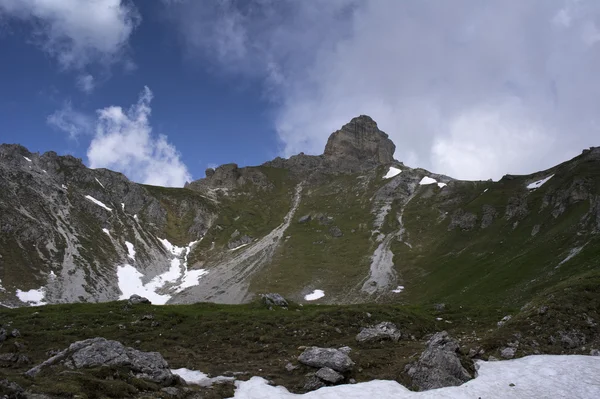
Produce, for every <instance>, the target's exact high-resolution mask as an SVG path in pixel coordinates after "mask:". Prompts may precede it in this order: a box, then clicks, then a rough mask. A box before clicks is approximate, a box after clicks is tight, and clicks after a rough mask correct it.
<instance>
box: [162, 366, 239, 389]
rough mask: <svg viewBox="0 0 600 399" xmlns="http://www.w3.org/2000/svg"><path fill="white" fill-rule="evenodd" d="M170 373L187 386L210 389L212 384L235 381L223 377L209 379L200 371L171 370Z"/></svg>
mask: <svg viewBox="0 0 600 399" xmlns="http://www.w3.org/2000/svg"><path fill="white" fill-rule="evenodd" d="M171 373H173V374H176V375H178V376H180V377H181V378H183V380H184V381H185V382H187V383H188V384H194V385H200V386H202V387H210V386H211V385H212V384H218V383H221V382H225V381H233V380H235V377H223V376H219V377H213V378H210V377H209V376H208V375H207V374H204V373H203V372H201V371H196V370H189V369H186V368H182V369H175V370H171Z"/></svg>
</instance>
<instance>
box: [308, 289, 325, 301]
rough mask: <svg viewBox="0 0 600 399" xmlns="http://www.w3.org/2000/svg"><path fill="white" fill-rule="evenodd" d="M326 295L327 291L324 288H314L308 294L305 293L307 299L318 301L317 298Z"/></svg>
mask: <svg viewBox="0 0 600 399" xmlns="http://www.w3.org/2000/svg"><path fill="white" fill-rule="evenodd" d="M324 296H325V291H323V290H314V291H313V292H311V293H310V294H308V295H304V300H305V301H316V300H317V299H320V298H323V297H324Z"/></svg>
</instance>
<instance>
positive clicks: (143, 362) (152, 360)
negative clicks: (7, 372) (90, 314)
mask: <svg viewBox="0 0 600 399" xmlns="http://www.w3.org/2000/svg"><path fill="white" fill-rule="evenodd" d="M54 365H63V366H65V367H69V368H74V369H82V368H91V367H101V366H115V367H126V368H129V369H130V370H131V372H132V373H133V375H134V376H135V377H136V378H140V379H144V380H147V381H151V382H155V383H157V384H160V385H165V386H166V385H171V384H173V383H174V382H175V381H177V380H178V379H179V378H178V377H177V376H175V375H173V374H172V373H171V370H170V369H169V364H168V363H167V361H166V360H165V359H164V358H163V357H162V355H161V354H160V353H158V352H141V351H139V350H137V349H133V348H129V347H126V346H124V345H123V344H122V343H120V342H117V341H109V340H107V339H105V338H91V339H86V340H85V341H77V342H75V343H73V344H71V346H69V347H68V348H67V349H65V350H63V351H62V352H60V353H58V354H57V355H55V356H53V357H51V358H50V359H48V360H46V361H45V362H43V363H42V364H40V365H38V366H36V367H34V368H32V369H31V370H29V371H27V373H25V374H26V375H28V376H29V377H35V376H36V375H38V374H39V373H40V372H41V371H42V370H43V369H44V368H46V367H49V366H54Z"/></svg>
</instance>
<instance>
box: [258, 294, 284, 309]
mask: <svg viewBox="0 0 600 399" xmlns="http://www.w3.org/2000/svg"><path fill="white" fill-rule="evenodd" d="M261 298H262V301H263V303H264V304H265V305H267V306H280V307H282V308H287V307H288V306H289V304H288V302H287V301H286V300H285V298H284V297H282V296H281V295H279V294H275V293H271V294H263V295H261Z"/></svg>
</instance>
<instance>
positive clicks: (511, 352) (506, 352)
mask: <svg viewBox="0 0 600 399" xmlns="http://www.w3.org/2000/svg"><path fill="white" fill-rule="evenodd" d="M516 353H517V349H516V348H504V349H502V350H501V351H500V356H502V358H504V359H512V358H514V357H515V354H516Z"/></svg>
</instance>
